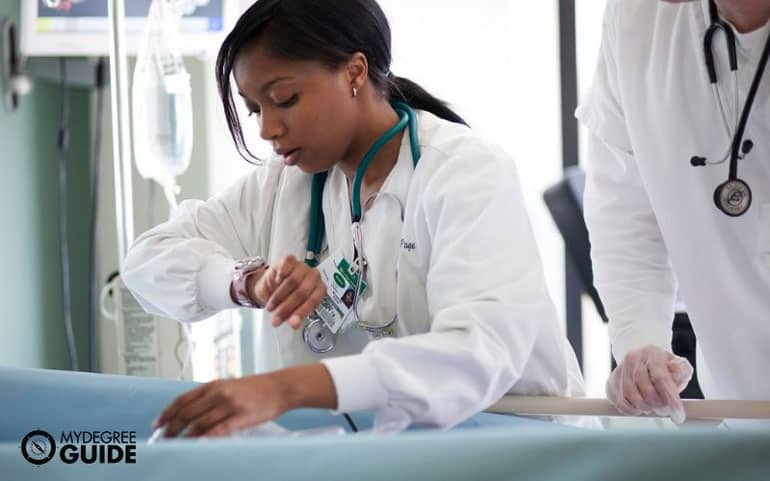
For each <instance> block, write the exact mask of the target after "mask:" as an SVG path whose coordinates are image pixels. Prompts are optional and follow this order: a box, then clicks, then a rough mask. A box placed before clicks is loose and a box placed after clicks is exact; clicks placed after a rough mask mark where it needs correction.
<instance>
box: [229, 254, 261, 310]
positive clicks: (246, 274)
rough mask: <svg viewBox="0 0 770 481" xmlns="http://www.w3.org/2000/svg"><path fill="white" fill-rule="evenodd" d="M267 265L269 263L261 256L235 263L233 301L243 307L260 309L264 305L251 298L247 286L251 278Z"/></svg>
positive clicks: (232, 283) (232, 287)
mask: <svg viewBox="0 0 770 481" xmlns="http://www.w3.org/2000/svg"><path fill="white" fill-rule="evenodd" d="M265 266H267V263H266V262H265V260H264V259H262V258H261V257H248V258H246V259H241V260H239V261H238V262H236V263H235V272H234V273H233V279H232V281H230V287H231V289H230V294H231V297H232V300H233V302H235V303H236V304H238V305H239V306H243V307H253V308H258V309H261V308H262V307H263V306H261V305H259V303H257V302H256V301H255V300H253V299H252V298H251V296H250V295H249V291H248V288H247V286H248V280H249V278H250V277H251V276H252V275H254V274H256V273H257V271H259V269H261V268H263V267H265Z"/></svg>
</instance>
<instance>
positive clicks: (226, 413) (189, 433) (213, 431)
mask: <svg viewBox="0 0 770 481" xmlns="http://www.w3.org/2000/svg"><path fill="white" fill-rule="evenodd" d="M300 407H312V408H322V409H337V391H336V389H335V388H334V381H333V380H332V378H331V374H330V373H329V371H328V369H326V366H324V365H323V364H321V363H315V364H307V365H303V366H293V367H289V368H285V369H281V370H280V371H274V372H271V373H268V374H259V375H255V376H246V377H242V378H238V379H223V380H219V381H213V382H210V383H208V384H204V385H202V386H200V387H197V388H195V389H193V390H192V391H189V392H187V393H185V394H182V395H181V396H179V397H178V398H176V399H175V400H174V402H172V403H171V404H169V405H168V407H166V409H164V410H163V412H162V413H160V416H158V419H157V420H156V421H155V423H153V429H155V428H157V427H160V426H164V425H165V426H166V432H165V434H164V436H165V437H167V438H173V437H176V436H177V435H178V434H179V433H181V432H184V434H185V436H186V437H198V436H207V437H208V436H224V435H226V434H228V433H231V432H233V431H236V430H238V429H241V428H245V427H250V426H254V425H255V424H259V423H263V422H266V421H272V420H273V419H275V418H277V417H278V416H280V415H281V414H283V413H285V412H286V411H288V410H289V409H296V408H300Z"/></svg>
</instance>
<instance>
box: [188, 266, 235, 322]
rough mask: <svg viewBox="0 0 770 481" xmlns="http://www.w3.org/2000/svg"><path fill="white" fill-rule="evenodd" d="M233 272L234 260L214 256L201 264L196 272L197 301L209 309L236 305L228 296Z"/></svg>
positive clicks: (216, 309) (213, 309)
mask: <svg viewBox="0 0 770 481" xmlns="http://www.w3.org/2000/svg"><path fill="white" fill-rule="evenodd" d="M234 273H235V261H233V260H232V259H228V258H226V257H216V258H213V259H212V260H210V261H208V262H207V263H206V264H204V265H203V268H202V269H201V270H200V272H199V273H198V303H199V304H200V305H201V307H202V308H204V309H206V310H210V311H221V310H223V309H230V308H233V307H238V305H237V304H236V303H235V302H233V299H232V298H231V297H230V282H231V281H232V279H233V274H234Z"/></svg>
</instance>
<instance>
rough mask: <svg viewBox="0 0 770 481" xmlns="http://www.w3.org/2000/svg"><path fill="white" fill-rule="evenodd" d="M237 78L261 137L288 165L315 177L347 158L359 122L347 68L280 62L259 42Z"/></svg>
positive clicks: (244, 53) (241, 59)
mask: <svg viewBox="0 0 770 481" xmlns="http://www.w3.org/2000/svg"><path fill="white" fill-rule="evenodd" d="M233 76H234V77H235V82H236V84H237V86H238V93H239V94H240V96H241V97H242V98H243V100H244V102H245V103H246V107H247V108H248V109H249V112H251V114H250V116H251V117H256V120H257V122H259V126H260V136H261V137H262V138H263V139H265V140H267V141H269V142H270V143H271V144H272V145H273V149H274V150H275V151H276V153H277V154H279V155H281V156H282V157H283V160H284V162H285V163H286V164H287V165H296V166H297V167H299V168H300V169H301V170H302V171H304V172H308V173H316V172H322V171H325V170H328V169H330V168H331V167H332V166H333V165H334V164H336V163H337V162H339V161H340V160H341V159H342V158H343V156H344V154H345V152H346V151H347V149H348V147H349V145H350V143H351V141H352V139H353V136H354V132H355V126H356V123H357V122H356V117H355V110H354V108H353V107H354V103H353V102H352V100H353V99H352V93H351V92H352V87H351V78H350V76H349V73H348V70H347V69H346V68H342V69H340V70H337V71H335V70H332V69H330V68H328V67H326V66H324V65H322V64H321V63H320V62H314V61H297V60H286V59H282V58H278V57H277V56H275V55H271V54H270V53H269V52H267V51H266V50H265V49H264V48H262V47H261V46H260V43H259V42H256V43H254V44H253V45H251V46H249V47H246V48H244V49H243V50H241V52H240V53H239V54H238V57H237V58H236V61H235V64H234V66H233Z"/></svg>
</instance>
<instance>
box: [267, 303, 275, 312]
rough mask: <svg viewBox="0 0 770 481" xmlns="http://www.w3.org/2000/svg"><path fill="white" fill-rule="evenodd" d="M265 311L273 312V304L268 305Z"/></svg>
mask: <svg viewBox="0 0 770 481" xmlns="http://www.w3.org/2000/svg"><path fill="white" fill-rule="evenodd" d="M265 309H267V312H273V309H275V304H273V303H269V304H268V305H267V307H266V308H265Z"/></svg>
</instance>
